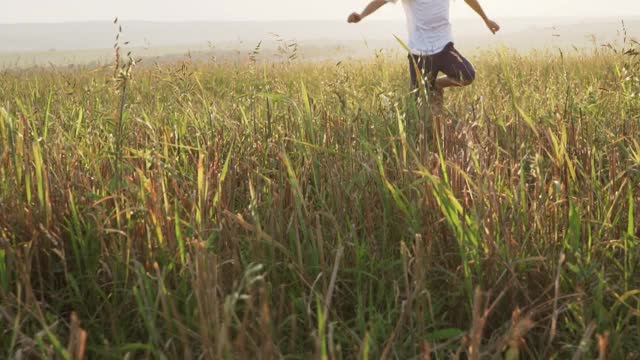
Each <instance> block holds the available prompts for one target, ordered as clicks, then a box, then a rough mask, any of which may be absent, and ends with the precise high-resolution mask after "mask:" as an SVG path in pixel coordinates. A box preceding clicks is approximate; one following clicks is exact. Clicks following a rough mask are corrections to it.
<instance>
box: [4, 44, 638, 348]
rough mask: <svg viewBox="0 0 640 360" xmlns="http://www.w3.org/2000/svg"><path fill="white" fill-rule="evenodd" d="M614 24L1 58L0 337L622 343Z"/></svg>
mask: <svg viewBox="0 0 640 360" xmlns="http://www.w3.org/2000/svg"><path fill="white" fill-rule="evenodd" d="M632 45H633V44H630V45H627V46H629V47H628V48H627V49H626V50H627V51H626V54H624V53H623V51H621V50H620V49H618V50H617V51H614V50H613V49H606V48H602V49H597V50H594V51H593V52H591V53H573V54H561V53H558V52H541V53H538V54H530V55H527V56H523V55H518V54H515V53H511V52H509V51H504V52H497V53H486V54H483V55H481V56H478V57H475V58H474V59H473V60H474V63H475V65H476V67H477V69H478V74H479V77H478V79H477V80H476V82H475V83H474V84H473V85H472V86H470V87H467V88H465V89H458V90H452V91H449V92H448V93H447V96H448V97H447V104H446V112H445V114H444V115H442V116H438V117H433V116H430V115H429V114H428V112H427V111H425V110H424V108H423V107H422V106H418V105H416V102H415V99H414V97H413V96H412V95H411V94H409V89H408V75H407V64H406V63H405V60H403V59H390V58H386V57H383V56H380V57H378V58H376V59H373V60H370V61H369V60H368V61H360V62H358V61H351V62H343V63H339V64H335V63H323V64H317V63H316V64H305V63H297V62H296V61H293V62H290V63H278V64H266V65H265V64H260V63H255V62H251V61H247V62H246V63H243V64H240V63H218V64H205V63H190V62H185V63H180V64H173V65H159V66H152V65H150V64H148V65H146V66H137V67H134V68H132V69H130V70H131V71H127V69H129V68H128V67H127V66H126V65H125V67H124V70H122V69H120V70H119V71H116V72H115V73H114V69H113V68H97V69H95V68H82V69H78V68H76V69H73V70H69V69H64V70H63V69H60V70H55V69H52V68H48V69H43V70H38V69H31V70H15V71H4V72H2V73H1V74H0V357H1V358H16V359H20V358H63V359H69V358H77V357H78V356H79V354H81V353H84V354H85V355H86V356H87V358H92V359H93V358H113V359H121V358H129V359H138V358H153V359H181V358H185V359H191V358H204V359H243V358H264V359H271V358H287V359H307V358H318V359H354V358H358V359H368V358H371V359H377V358H386V359H449V358H456V357H457V358H463V359H464V358H467V359H485V358H505V359H518V358H521V359H524V358H545V359H567V358H574V359H580V358H582V359H594V358H600V359H607V358H609V359H638V358H640V351H639V349H640V246H639V243H638V240H639V236H640V232H639V230H640V185H639V183H640V96H639V95H638V94H639V93H640V80H639V78H638V77H640V63H639V61H638V60H639V59H640V57H638V56H637V55H635V54H636V53H635V52H634V51H633V50H632V49H633V46H635V47H636V48H637V45H633V46H632ZM114 77H115V79H114ZM425 125H426V126H425Z"/></svg>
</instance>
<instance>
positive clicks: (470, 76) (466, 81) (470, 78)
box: [460, 68, 476, 86]
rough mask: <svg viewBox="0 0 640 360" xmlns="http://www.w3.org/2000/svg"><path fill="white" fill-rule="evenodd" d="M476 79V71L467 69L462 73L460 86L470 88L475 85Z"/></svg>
mask: <svg viewBox="0 0 640 360" xmlns="http://www.w3.org/2000/svg"><path fill="white" fill-rule="evenodd" d="M475 79H476V71H475V70H474V69H473V68H470V69H465V71H463V72H461V73H460V85H462V86H468V85H471V84H473V82H474V81H475Z"/></svg>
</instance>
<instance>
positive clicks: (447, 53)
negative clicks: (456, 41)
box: [435, 43, 476, 94]
mask: <svg viewBox="0 0 640 360" xmlns="http://www.w3.org/2000/svg"><path fill="white" fill-rule="evenodd" d="M436 62H437V65H438V69H439V70H440V71H442V72H443V73H444V74H445V75H446V76H443V77H441V78H439V79H437V80H436V83H435V88H436V91H437V92H439V93H440V94H442V93H443V92H444V89H445V88H448V87H453V86H467V85H470V84H471V83H472V82H473V81H474V80H475V78H476V71H475V69H474V68H473V65H471V63H470V62H469V60H467V59H466V58H465V57H464V56H462V54H460V53H459V52H458V50H456V48H455V47H454V46H453V43H449V45H447V47H446V48H445V49H444V50H443V51H442V52H441V53H439V54H438V55H437V59H436Z"/></svg>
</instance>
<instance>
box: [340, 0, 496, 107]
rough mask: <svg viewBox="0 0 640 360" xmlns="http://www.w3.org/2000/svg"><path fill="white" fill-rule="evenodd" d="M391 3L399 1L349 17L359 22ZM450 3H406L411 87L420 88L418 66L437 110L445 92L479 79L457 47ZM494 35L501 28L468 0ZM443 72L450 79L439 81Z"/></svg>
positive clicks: (382, 0) (379, 1)
mask: <svg viewBox="0 0 640 360" xmlns="http://www.w3.org/2000/svg"><path fill="white" fill-rule="evenodd" d="M388 2H392V3H396V2H398V0H373V1H371V2H370V3H369V5H367V7H366V8H365V9H364V11H362V13H357V12H354V13H352V14H351V15H349V18H348V22H349V23H358V22H360V21H362V19H364V18H365V17H367V16H369V15H371V14H372V13H374V12H375V11H376V10H378V9H379V8H380V7H382V6H383V5H385V4H386V3H388ZM449 2H450V0H402V3H403V5H404V10H405V13H406V15H407V23H408V28H409V44H408V47H409V49H410V50H411V53H410V54H409V73H410V75H411V87H412V89H413V90H416V89H417V88H418V75H417V72H416V66H417V67H418V69H420V73H421V74H422V76H423V77H424V80H425V83H426V86H427V88H428V90H429V93H430V94H432V95H433V103H434V105H435V107H436V109H438V108H440V107H441V106H442V102H443V96H444V89H445V88H447V87H452V86H466V85H469V84H471V83H472V82H473V80H474V79H475V77H476V72H475V69H474V68H473V65H471V63H470V62H469V61H468V60H467V59H465V58H464V56H462V55H461V54H460V53H459V52H458V50H456V48H455V47H454V46H453V35H452V32H451V23H450V21H449ZM465 2H466V3H467V4H468V5H469V6H470V7H471V8H472V9H473V10H474V11H475V12H476V13H478V15H480V17H482V19H483V20H484V22H485V24H486V25H487V27H488V28H489V30H491V32H492V33H494V34H495V33H496V32H497V31H498V30H500V26H499V25H498V24H497V23H496V22H495V21H493V20H490V19H489V18H488V17H487V15H485V13H484V11H483V10H482V7H481V6H480V4H479V3H478V1H477V0H465ZM440 72H442V73H444V74H445V75H446V76H443V77H440V78H438V74H439V73H440Z"/></svg>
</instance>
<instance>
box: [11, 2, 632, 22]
mask: <svg viewBox="0 0 640 360" xmlns="http://www.w3.org/2000/svg"><path fill="white" fill-rule="evenodd" d="M453 3H454V4H453V11H452V13H453V14H452V16H453V17H466V16H471V12H470V11H469V10H468V9H467V8H466V7H465V6H464V1H463V0H454V1H453ZM364 5H365V1H362V0H324V1H311V0H306V1H299V0H271V1H265V0H242V1H223V0H209V1H203V0H182V1H172V0H136V1H129V0H110V1H97V0H56V1H51V0H22V1H6V2H5V4H4V5H3V6H2V10H1V11H0V22H2V23H16V22H59V21H86V20H107V19H111V18H113V17H115V16H120V17H121V18H122V19H128V20H158V21H185V20H300V19H302V20H305V19H318V20H319V19H321V20H335V19H342V18H343V17H344V16H345V12H348V11H351V10H353V9H356V8H359V7H363V6H364ZM483 6H484V7H485V8H486V9H487V10H488V11H490V12H491V13H493V14H494V15H495V16H499V17H521V16H527V17H529V16H575V17H596V16H597V17H602V16H634V15H640V5H639V4H638V0H610V1H600V0H536V1H520V0H519V1H512V0H485V1H483ZM402 16H403V14H402V10H401V7H400V6H395V8H394V7H389V8H388V9H384V10H383V11H381V12H380V13H379V14H376V18H379V19H394V18H395V19H399V18H401V17H402Z"/></svg>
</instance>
